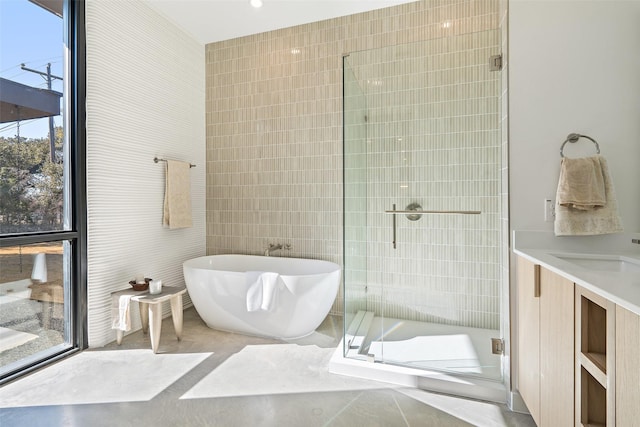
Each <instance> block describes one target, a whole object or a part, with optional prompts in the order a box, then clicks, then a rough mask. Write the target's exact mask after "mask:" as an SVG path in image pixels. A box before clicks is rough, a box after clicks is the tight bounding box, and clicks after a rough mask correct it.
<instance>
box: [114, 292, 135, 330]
mask: <svg viewBox="0 0 640 427" xmlns="http://www.w3.org/2000/svg"><path fill="white" fill-rule="evenodd" d="M132 296H133V295H120V296H118V295H113V296H112V297H111V319H112V324H111V329H119V330H121V331H130V330H131V314H130V310H129V307H130V305H131V297H132Z"/></svg>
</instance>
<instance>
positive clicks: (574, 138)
mask: <svg viewBox="0 0 640 427" xmlns="http://www.w3.org/2000/svg"><path fill="white" fill-rule="evenodd" d="M580 138H587V139H589V140H591V142H593V143H594V144H595V145H596V151H597V152H598V153H597V154H600V146H599V145H598V143H597V142H596V140H595V139H593V138H591V137H590V136H587V135H581V134H579V133H570V134H569V135H568V136H567V139H566V140H565V141H564V142H563V143H562V145H561V146H560V157H564V153H563V152H562V151H563V150H564V146H565V145H566V144H567V142H571V143H573V142H578V140H579V139H580Z"/></svg>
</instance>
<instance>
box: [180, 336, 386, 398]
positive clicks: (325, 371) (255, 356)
mask: <svg viewBox="0 0 640 427" xmlns="http://www.w3.org/2000/svg"><path fill="white" fill-rule="evenodd" d="M335 351H336V349H335V348H319V347H317V346H315V345H305V346H301V345H297V344H274V345H252V346H247V347H245V348H244V349H242V351H240V352H238V353H236V354H234V355H233V356H231V357H229V358H228V359H227V360H226V361H224V362H223V363H222V364H221V365H220V366H218V367H217V368H216V369H214V370H213V371H212V372H211V373H210V374H209V375H207V376H206V377H205V378H203V379H202V380H201V381H200V382H199V383H198V384H196V385H195V386H194V387H193V388H192V389H191V390H189V391H188V392H187V393H185V394H184V396H182V397H181V399H198V398H211V397H230V396H255V395H265V394H287V393H312V392H329V391H340V390H370V389H378V388H389V387H390V385H389V384H386V383H379V382H376V381H370V380H364V379H359V378H352V377H346V376H343V375H337V374H332V373H330V372H329V360H330V359H331V356H332V355H333V353H334V352H335Z"/></svg>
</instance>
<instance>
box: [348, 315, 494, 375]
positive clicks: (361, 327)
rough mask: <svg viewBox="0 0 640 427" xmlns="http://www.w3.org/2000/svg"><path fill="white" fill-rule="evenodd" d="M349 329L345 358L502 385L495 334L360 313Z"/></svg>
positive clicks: (486, 331)
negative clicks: (493, 351) (495, 382)
mask: <svg viewBox="0 0 640 427" xmlns="http://www.w3.org/2000/svg"><path fill="white" fill-rule="evenodd" d="M353 323H354V324H352V327H351V328H350V329H349V331H348V332H353V333H351V334H350V333H347V336H346V337H345V338H346V339H347V342H349V343H350V344H349V351H348V352H347V357H348V358H353V359H362V360H368V361H374V362H383V363H385V364H391V365H398V366H404V367H408V368H415V369H423V370H434V371H439V372H446V373H448V374H459V375H463V376H471V377H478V378H482V379H485V380H494V381H501V380H502V372H501V371H502V369H501V356H500V355H496V354H492V352H491V338H497V337H500V332H499V331H497V330H493V329H480V328H469V327H461V326H451V325H442V324H436V323H428V322H418V321H411V320H401V319H389V318H381V317H375V316H374V315H373V313H371V312H360V313H358V315H357V316H356V320H354V322H353Z"/></svg>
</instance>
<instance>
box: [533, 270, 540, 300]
mask: <svg viewBox="0 0 640 427" xmlns="http://www.w3.org/2000/svg"><path fill="white" fill-rule="evenodd" d="M533 297H534V298H540V266H539V265H538V264H535V265H534V266H533Z"/></svg>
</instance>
